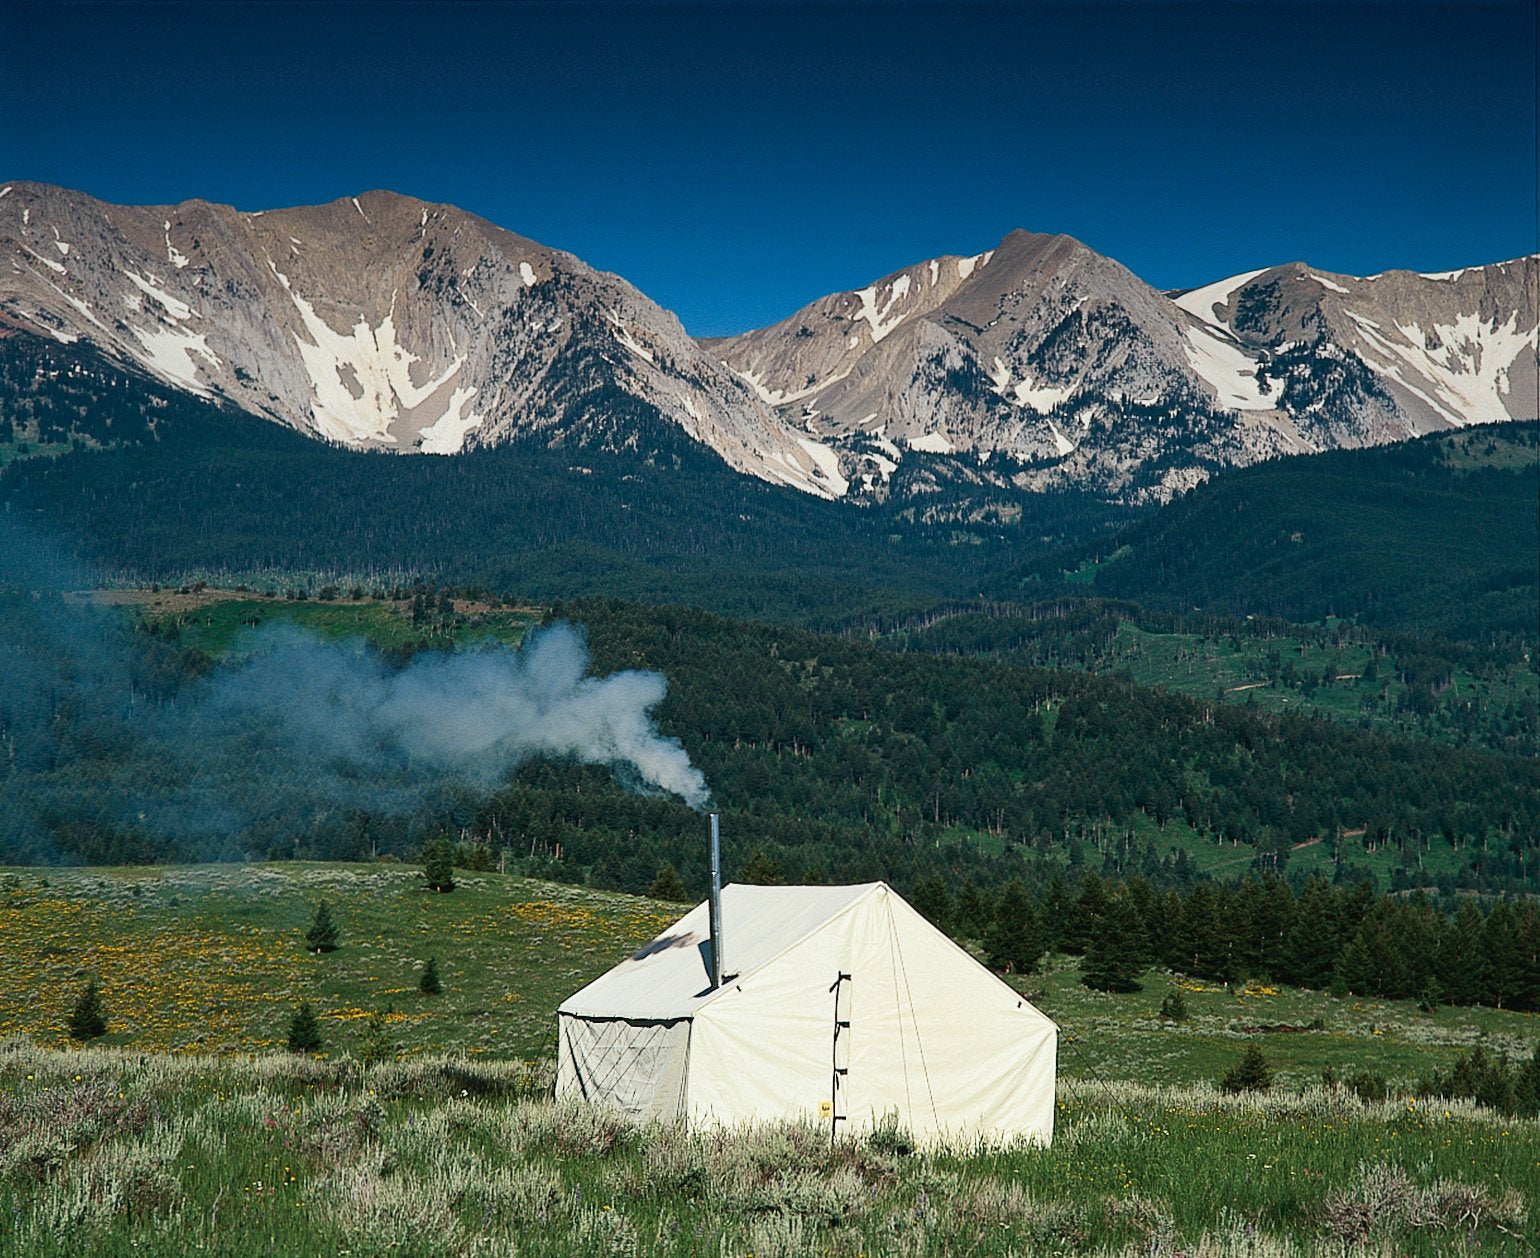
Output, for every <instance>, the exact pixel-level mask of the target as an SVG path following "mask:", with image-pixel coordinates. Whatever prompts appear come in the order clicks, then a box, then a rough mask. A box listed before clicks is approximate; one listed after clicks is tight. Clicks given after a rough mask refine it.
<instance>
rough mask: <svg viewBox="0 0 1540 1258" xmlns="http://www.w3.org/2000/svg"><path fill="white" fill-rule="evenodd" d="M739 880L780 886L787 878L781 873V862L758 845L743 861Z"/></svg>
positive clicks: (764, 885)
mask: <svg viewBox="0 0 1540 1258" xmlns="http://www.w3.org/2000/svg"><path fill="white" fill-rule="evenodd" d="M738 881H739V882H747V883H751V884H753V885H755V886H760V887H779V886H780V885H781V884H782V883H784V882H785V881H786V878H785V876H784V875H783V874H782V873H781V862H780V861H778V860H776V859H775V858H774V857H773V856H771V855H769V854H768V853H767V852H766V851H765V849H764V848H762V847H756V848H755V849H754V850H753V851H752V852H750V853H749V858H748V860H746V861H744V862H743V869H742V871H741V872H740V873H739V874H738Z"/></svg>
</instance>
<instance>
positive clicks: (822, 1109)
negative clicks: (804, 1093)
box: [818, 1101, 834, 1118]
mask: <svg viewBox="0 0 1540 1258" xmlns="http://www.w3.org/2000/svg"><path fill="white" fill-rule="evenodd" d="M818 1117H819V1118H833V1117H834V1102H833V1101H819V1102H818Z"/></svg>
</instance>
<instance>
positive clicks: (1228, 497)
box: [996, 421, 1540, 643]
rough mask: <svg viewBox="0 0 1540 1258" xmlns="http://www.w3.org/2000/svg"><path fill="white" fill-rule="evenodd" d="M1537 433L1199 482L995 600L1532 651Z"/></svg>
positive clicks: (1007, 586) (1308, 459) (1511, 429)
mask: <svg viewBox="0 0 1540 1258" xmlns="http://www.w3.org/2000/svg"><path fill="white" fill-rule="evenodd" d="M1537 557H1540V423H1536V422H1533V421H1530V422H1526V423H1505V424H1496V425H1486V426H1482V427H1478V428H1472V429H1462V430H1458V431H1455V432H1452V433H1441V434H1438V435H1436V436H1432V437H1425V438H1422V439H1421V440H1417V441H1408V442H1403V443H1400V444H1398V445H1392V446H1385V447H1381V448H1378V449H1370V450H1333V451H1327V452H1325V453H1322V454H1312V455H1307V456H1301V457H1290V458H1284V459H1274V460H1270V461H1268V462H1266V463H1261V464H1258V465H1256V466H1254V467H1250V468H1244V469H1241V470H1239V471H1235V472H1230V473H1227V474H1225V475H1224V476H1219V477H1215V478H1214V479H1213V480H1211V481H1208V482H1206V483H1205V484H1203V485H1200V486H1198V487H1197V488H1196V489H1194V490H1192V491H1191V492H1190V493H1188V494H1186V495H1184V496H1183V497H1181V498H1178V499H1176V500H1175V501H1174V502H1173V503H1171V504H1170V505H1169V506H1168V507H1166V508H1164V509H1162V510H1161V511H1159V512H1157V513H1155V514H1153V515H1150V516H1148V517H1146V518H1145V519H1143V520H1141V521H1138V522H1136V523H1134V524H1131V525H1129V526H1128V527H1127V528H1126V529H1125V530H1124V531H1122V532H1121V533H1119V534H1117V535H1116V536H1115V537H1113V538H1110V539H1108V540H1107V541H1106V542H1097V543H1092V544H1090V545H1089V546H1087V547H1083V548H1082V549H1080V550H1078V551H1072V552H1070V553H1069V554H1068V555H1066V556H1056V557H1052V558H1049V559H1044V560H1032V561H1030V562H1029V563H1028V564H1026V565H1024V567H1023V568H1022V569H1021V570H1020V571H1018V572H1017V573H1015V574H1013V575H1012V576H1011V577H1010V578H1009V579H1007V580H1005V581H1003V582H1001V583H1000V585H999V586H997V587H996V589H997V590H998V591H999V592H1000V593H1002V594H1004V593H1009V594H1010V595H1011V596H1012V597H1019V596H1020V595H1021V594H1022V593H1023V592H1024V591H1028V590H1034V589H1035V590H1039V591H1049V590H1054V589H1057V588H1061V587H1062V586H1063V584H1064V583H1065V581H1066V580H1068V581H1070V582H1071V583H1081V584H1082V586H1084V585H1087V584H1088V585H1089V586H1090V587H1091V589H1093V590H1094V591H1095V592H1096V593H1097V594H1100V595H1103V596H1106V597H1112V598H1126V599H1133V600H1136V601H1138V602H1140V603H1142V604H1144V605H1146V606H1148V607H1150V608H1153V609H1159V610H1163V611H1172V612H1191V611H1194V610H1202V611H1206V612H1210V613H1216V614H1222V615H1260V616H1273V617H1278V618H1281V619H1284V620H1289V621H1316V620H1321V619H1323V618H1325V617H1327V616H1332V615H1335V616H1347V617H1353V618H1356V619H1358V620H1360V621H1361V622H1363V623H1366V624H1372V625H1375V626H1378V627H1381V628H1387V629H1400V630H1405V631H1409V632H1416V633H1423V634H1427V633H1436V634H1442V635H1444V636H1446V637H1449V638H1458V639H1466V640H1473V641H1478V642H1481V641H1491V640H1493V639H1494V637H1495V638H1501V637H1504V636H1507V637H1517V638H1520V639H1523V640H1525V641H1527V642H1529V643H1534V642H1535V641H1536V636H1537V626H1540V571H1537V569H1540V564H1537Z"/></svg>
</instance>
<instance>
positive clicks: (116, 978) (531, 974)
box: [0, 864, 678, 1058]
mask: <svg viewBox="0 0 1540 1258" xmlns="http://www.w3.org/2000/svg"><path fill="white" fill-rule="evenodd" d="M456 878H457V883H458V885H457V886H456V888H455V890H454V891H452V892H450V893H448V894H447V895H441V894H437V893H435V892H432V891H429V890H428V889H427V888H426V886H425V884H424V883H423V880H422V877H421V875H420V873H419V871H418V870H417V869H416V868H414V867H406V866H401V865H391V864H379V865H328V864H276V865H246V866H240V865H228V866H217V865H214V866H196V867H188V868H166V869H147V868H141V867H133V868H123V869H90V870H50V871H48V872H47V873H46V874H40V872H39V871H38V870H36V869H29V870H17V871H14V872H12V873H9V874H7V875H5V876H4V877H0V954H3V955H4V956H5V957H6V958H7V963H6V965H5V967H4V974H3V977H0V1036H3V1035H7V1034H26V1035H29V1036H31V1037H33V1038H34V1039H36V1040H37V1041H38V1042H39V1043H42V1044H49V1045H55V1046H59V1045H62V1044H63V1043H64V1035H63V1027H64V1020H65V1018H66V1016H67V1014H68V1009H69V1005H70V1001H71V1000H72V998H73V994H74V992H75V989H76V988H77V987H78V986H79V984H80V982H81V981H82V980H81V976H82V975H87V974H89V975H94V976H96V977H97V978H98V979H99V980H100V981H101V983H102V987H103V992H104V994H105V996H106V998H107V1004H108V1010H109V1013H110V1014H111V1024H110V1031H111V1033H110V1034H109V1036H108V1037H107V1039H106V1041H105V1042H106V1043H108V1044H118V1045H123V1046H125V1047H132V1048H136V1049H151V1050H156V1051H169V1052H198V1053H203V1052H228V1051H238V1050H244V1051H257V1052H260V1051H266V1050H269V1049H272V1048H275V1047H278V1046H280V1045H281V1044H282V1042H283V1039H284V1036H285V1034H286V1027H287V1023H288V1018H289V1015H290V1013H291V1012H292V1010H293V1008H294V1007H295V1005H296V1003H297V1002H298V1001H299V1000H300V999H308V1000H310V1001H311V1002H312V1004H313V1005H314V1006H315V1008H316V1010H317V1012H318V1014H319V1016H320V1019H321V1026H322V1035H323V1038H324V1042H325V1046H326V1048H327V1049H329V1050H330V1051H331V1053H333V1054H340V1053H344V1052H347V1051H353V1052H357V1051H358V1050H359V1048H360V1047H361V1045H362V1043H363V1038H364V1035H365V1033H366V1029H367V1024H368V1017H369V1014H370V1013H371V1012H375V1011H381V1012H383V1011H386V1010H389V1011H391V1012H390V1013H389V1014H388V1015H387V1025H388V1030H389V1033H390V1035H391V1037H392V1039H393V1041H394V1042H395V1043H397V1044H398V1045H399V1047H400V1049H401V1051H403V1052H406V1053H417V1052H422V1051H425V1050H427V1049H434V1050H438V1051H444V1050H458V1051H464V1052H468V1053H473V1054H483V1053H486V1054H493V1055H496V1056H500V1057H515V1058H519V1057H535V1056H539V1055H542V1054H544V1053H547V1052H549V1051H551V1050H552V1046H553V1045H554V1040H555V1009H556V1005H557V1004H558V1003H559V1002H560V1001H561V1000H562V999H563V998H565V997H566V996H568V995H570V994H571V993H572V992H573V991H576V990H577V989H578V988H579V987H581V986H582V985H583V984H584V983H586V982H587V981H588V980H589V979H591V978H593V977H595V976H596V975H598V974H600V973H602V972H603V971H604V970H606V969H608V968H609V967H610V966H611V965H613V964H614V963H615V962H616V961H617V960H619V959H620V958H621V957H623V956H625V955H626V954H627V953H629V952H630V951H632V950H634V949H635V948H636V947H637V946H638V945H640V944H641V943H642V942H644V941H645V940H647V939H650V938H652V936H653V935H655V934H657V933H658V931H660V930H661V929H662V928H663V926H664V925H666V924H667V923H668V922H669V921H672V920H673V918H674V917H676V916H678V913H677V912H676V911H675V910H674V909H673V908H672V907H668V906H664V905H660V904H655V903H653V902H651V901H646V900H639V899H636V898H635V897H630V896H623V895H616V894H611V893H606V892H598V891H587V890H584V889H581V888H574V887H568V886H564V885H561V884H556V883H541V882H532V881H530V880H527V879H523V878H517V877H513V876H511V875H509V876H504V875H501V874H496V873H488V874H476V873H465V872H463V871H461V872H460V873H458V874H457V875H456ZM45 883H46V885H44V884H45ZM323 898H325V899H326V900H327V901H328V903H329V904H330V906H331V908H332V910H333V913H334V915H335V917H336V919H337V921H338V923H339V925H340V927H341V944H342V946H341V947H340V948H338V950H337V951H336V952H333V953H329V954H326V955H324V956H316V955H313V954H311V953H308V952H306V951H305V949H304V931H305V928H306V926H307V925H308V924H309V922H310V918H311V915H312V914H313V912H314V910H315V905H316V904H317V903H318V902H319V901H320V900H321V899H323ZM430 956H434V957H437V959H438V965H439V973H440V976H441V978H442V980H443V984H444V992H443V994H442V995H439V996H425V995H422V994H421V993H419V992H418V990H417V982H418V979H419V977H420V975H421V967H422V966H423V965H424V964H426V962H427V958H428V957H430Z"/></svg>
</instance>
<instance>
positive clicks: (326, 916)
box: [305, 900, 338, 952]
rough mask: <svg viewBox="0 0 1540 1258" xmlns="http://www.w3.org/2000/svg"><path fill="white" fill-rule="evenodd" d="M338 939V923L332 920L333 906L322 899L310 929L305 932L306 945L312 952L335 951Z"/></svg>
mask: <svg viewBox="0 0 1540 1258" xmlns="http://www.w3.org/2000/svg"><path fill="white" fill-rule="evenodd" d="M337 941H338V934H337V923H336V922H335V921H333V920H332V911H331V908H330V907H329V906H328V905H327V903H326V901H325V900H322V901H321V902H320V903H319V904H318V905H316V910H315V916H314V917H312V918H311V919H310V929H308V930H307V931H306V932H305V947H307V948H308V949H309V950H310V951H311V952H335V951H336V950H337Z"/></svg>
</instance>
